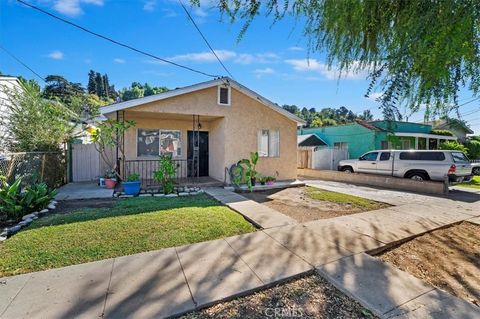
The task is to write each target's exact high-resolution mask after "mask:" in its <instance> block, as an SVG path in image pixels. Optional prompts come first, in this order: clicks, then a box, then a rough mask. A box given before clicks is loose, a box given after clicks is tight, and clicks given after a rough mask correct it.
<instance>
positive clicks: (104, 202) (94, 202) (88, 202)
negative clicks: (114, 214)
mask: <svg viewBox="0 0 480 319" xmlns="http://www.w3.org/2000/svg"><path fill="white" fill-rule="evenodd" d="M117 200H118V199H115V198H100V199H78V200H64V201H59V202H58V204H57V209H55V213H56V214H67V213H71V212H74V211H78V210H80V209H83V208H109V207H113V205H115V202H116V201H117Z"/></svg>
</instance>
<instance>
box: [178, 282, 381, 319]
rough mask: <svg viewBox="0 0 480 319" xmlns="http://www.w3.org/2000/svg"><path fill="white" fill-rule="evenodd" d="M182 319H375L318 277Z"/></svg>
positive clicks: (286, 284) (268, 290) (195, 313)
mask: <svg viewBox="0 0 480 319" xmlns="http://www.w3.org/2000/svg"><path fill="white" fill-rule="evenodd" d="M182 318H183V319H207V318H215V319H217V318H218V319H220V318H222V319H224V318H231V319H233V318H249V319H257V318H322V319H326V318H328V319H329V318H332V319H333V318H351V319H357V318H376V317H375V316H374V315H373V314H372V313H371V312H370V311H368V310H367V309H365V308H363V307H362V306H361V305H360V304H358V303H357V302H356V301H354V300H352V299H350V298H349V297H347V296H346V295H344V294H343V293H342V292H340V291H339V290H338V289H336V288H335V287H334V286H332V285H331V284H330V283H328V282H327V281H325V280H324V279H323V278H321V277H320V276H318V275H311V276H308V277H303V278H301V279H296V280H293V281H290V282H287V283H285V284H282V285H278V286H275V287H273V288H270V289H266V290H263V291H260V292H257V293H255V294H252V295H249V296H246V297H242V298H238V299H235V300H232V301H229V302H224V303H221V304H218V305H215V306H212V307H210V308H206V309H204V310H201V311H198V312H194V313H190V314H188V315H186V316H184V317H182Z"/></svg>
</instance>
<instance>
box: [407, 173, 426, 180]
mask: <svg viewBox="0 0 480 319" xmlns="http://www.w3.org/2000/svg"><path fill="white" fill-rule="evenodd" d="M409 178H410V179H413V180H414V181H424V180H426V179H427V178H426V177H425V174H422V173H412V174H410V176H409Z"/></svg>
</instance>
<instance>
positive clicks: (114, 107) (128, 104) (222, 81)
mask: <svg viewBox="0 0 480 319" xmlns="http://www.w3.org/2000/svg"><path fill="white" fill-rule="evenodd" d="M218 85H230V86H231V87H233V88H235V89H236V90H238V91H240V92H242V93H243V94H245V95H247V96H249V97H251V98H252V99H254V100H257V101H258V102H260V103H262V104H263V105H265V106H267V107H269V108H271V109H272V110H274V111H276V112H278V113H280V114H282V115H284V116H285V117H287V118H289V119H291V120H292V121H295V122H297V123H298V124H304V123H305V121H304V120H302V119H301V118H299V117H297V116H296V115H294V114H292V113H290V112H288V111H287V110H284V109H283V108H281V107H280V106H278V105H277V104H275V103H273V102H272V101H270V100H268V99H266V98H264V97H263V96H261V95H260V94H258V93H256V92H254V91H252V90H250V89H249V88H247V87H246V86H243V85H241V84H240V83H238V82H237V81H234V80H232V79H230V78H228V77H224V78H218V79H215V80H211V81H207V82H201V83H198V84H194V85H190V86H186V87H183V88H178V89H175V90H171V91H167V92H163V93H159V94H155V95H150V96H146V97H142V98H138V99H134V100H130V101H125V102H120V103H115V104H110V105H107V106H104V107H102V108H100V112H101V113H102V114H109V113H113V112H116V111H121V110H126V109H129V108H132V107H135V106H139V105H142V104H146V103H150V102H155V101H161V100H165V99H168V98H172V97H175V96H179V95H182V94H188V93H192V92H195V91H200V90H204V89H208V88H211V87H215V86H218Z"/></svg>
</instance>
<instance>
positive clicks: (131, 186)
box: [122, 181, 142, 196]
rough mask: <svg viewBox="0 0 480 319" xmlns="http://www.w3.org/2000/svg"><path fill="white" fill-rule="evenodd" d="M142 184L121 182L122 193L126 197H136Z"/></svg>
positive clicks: (138, 182)
mask: <svg viewBox="0 0 480 319" xmlns="http://www.w3.org/2000/svg"><path fill="white" fill-rule="evenodd" d="M141 184H142V183H141V182H140V181H136V182H122V186H123V191H124V192H125V194H127V195H134V196H136V195H138V194H139V193H140V185H141Z"/></svg>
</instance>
